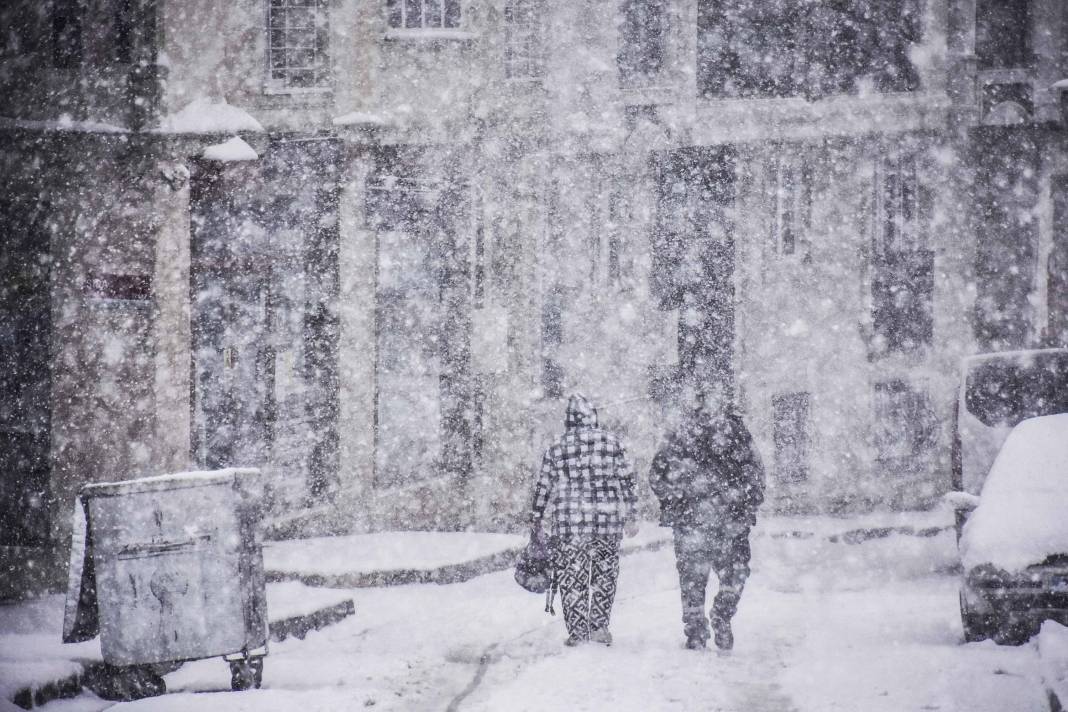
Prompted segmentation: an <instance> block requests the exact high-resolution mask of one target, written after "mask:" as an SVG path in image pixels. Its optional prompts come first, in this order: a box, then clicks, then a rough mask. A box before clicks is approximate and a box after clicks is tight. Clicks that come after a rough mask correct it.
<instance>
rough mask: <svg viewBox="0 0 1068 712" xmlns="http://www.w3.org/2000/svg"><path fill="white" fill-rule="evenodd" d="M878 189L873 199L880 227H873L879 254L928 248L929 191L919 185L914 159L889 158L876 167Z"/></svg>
mask: <svg viewBox="0 0 1068 712" xmlns="http://www.w3.org/2000/svg"><path fill="white" fill-rule="evenodd" d="M879 174H880V175H879V179H880V180H881V181H882V186H881V189H880V190H879V191H878V194H877V196H876V205H877V214H878V215H879V217H880V222H881V225H878V226H877V227H876V231H877V244H876V251H877V252H879V253H893V252H906V251H914V250H923V249H926V248H927V225H926V217H927V215H928V214H929V213H930V199H931V198H930V191H929V190H928V189H927V188H926V187H925V186H922V185H921V184H920V181H919V179H918V177H917V172H916V158H915V156H906V157H899V158H889V159H886V160H885V161H883V162H882V163H881V165H880V167H879Z"/></svg>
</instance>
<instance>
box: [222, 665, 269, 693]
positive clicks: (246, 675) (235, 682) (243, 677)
mask: <svg viewBox="0 0 1068 712" xmlns="http://www.w3.org/2000/svg"><path fill="white" fill-rule="evenodd" d="M260 669H261V670H262V668H260ZM253 687H259V685H257V684H256V670H255V668H253V666H252V664H251V662H249V661H247V660H238V661H234V662H231V663H230V689H231V690H233V691H234V692H243V691H245V690H251V689H252V688H253Z"/></svg>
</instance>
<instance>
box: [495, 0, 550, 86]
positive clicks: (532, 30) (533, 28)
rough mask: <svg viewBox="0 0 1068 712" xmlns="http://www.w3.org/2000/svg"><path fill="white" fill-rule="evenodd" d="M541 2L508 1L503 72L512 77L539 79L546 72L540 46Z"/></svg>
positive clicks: (505, 18)
mask: <svg viewBox="0 0 1068 712" xmlns="http://www.w3.org/2000/svg"><path fill="white" fill-rule="evenodd" d="M543 11H544V8H543V7H542V3H541V2H539V1H536V0H509V1H508V3H507V4H506V5H505V7H504V25H505V46H504V74H505V76H506V77H508V78H509V79H536V78H538V77H541V76H542V74H543V73H544V71H545V67H544V63H543V61H542V49H541V31H540V24H539V23H540V22H541V15H542V13H543Z"/></svg>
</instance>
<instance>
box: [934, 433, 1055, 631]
mask: <svg viewBox="0 0 1068 712" xmlns="http://www.w3.org/2000/svg"><path fill="white" fill-rule="evenodd" d="M947 498H948V499H949V500H950V501H951V502H952V503H953V504H954V506H956V507H957V508H958V510H960V509H964V510H969V509H970V510H972V511H971V513H970V515H969V516H968V519H967V522H966V523H965V524H964V527H963V530H962V531H961V536H960V541H959V547H960V557H961V564H962V568H963V577H962V582H961V590H960V612H961V622H962V624H963V627H964V637H965V640H967V641H969V642H973V641H977V640H982V639H984V638H993V639H994V640H995V641H996V642H998V643H1003V644H1020V643H1023V642H1025V641H1026V640H1028V639H1029V638H1030V637H1031V636H1032V635H1034V634H1035V633H1036V632H1037V631H1038V628H1039V626H1040V625H1041V623H1042V621H1044V620H1047V619H1049V620H1054V621H1057V622H1058V623H1061V624H1065V625H1068V413H1062V414H1057V415H1047V416H1043V417H1039V418H1029V419H1027V420H1024V421H1023V422H1021V423H1020V424H1019V425H1017V426H1016V427H1015V428H1013V429H1012V431H1011V432H1010V433H1009V436H1008V437H1007V438H1006V440H1005V443H1004V445H1003V446H1002V448H1001V450H1000V452H999V453H998V455H997V458H996V459H995V460H994V464H993V466H992V467H991V468H990V474H989V475H987V477H986V481H985V483H984V484H983V488H982V493H981V494H980V495H979V496H975V495H973V494H970V493H966V492H953V493H950V494H949V495H947Z"/></svg>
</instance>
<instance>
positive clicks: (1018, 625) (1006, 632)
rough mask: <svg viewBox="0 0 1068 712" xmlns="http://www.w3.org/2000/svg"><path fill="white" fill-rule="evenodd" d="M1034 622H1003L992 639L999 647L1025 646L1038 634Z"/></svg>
mask: <svg viewBox="0 0 1068 712" xmlns="http://www.w3.org/2000/svg"><path fill="white" fill-rule="evenodd" d="M1038 627H1039V626H1038V624H1037V623H1035V622H1033V621H1011V622H1010V621H1003V622H1002V623H1001V624H1000V625H999V626H997V629H996V630H994V632H993V633H992V635H991V637H992V638H993V639H994V642H995V643H997V644H998V645H1023V644H1024V643H1026V642H1027V641H1029V640H1031V638H1032V637H1033V636H1035V635H1036V634H1037V633H1038Z"/></svg>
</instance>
